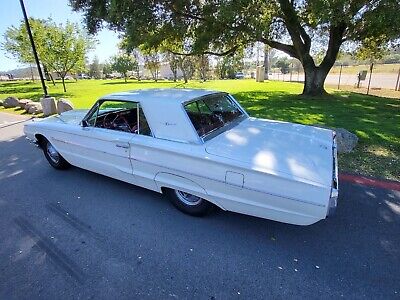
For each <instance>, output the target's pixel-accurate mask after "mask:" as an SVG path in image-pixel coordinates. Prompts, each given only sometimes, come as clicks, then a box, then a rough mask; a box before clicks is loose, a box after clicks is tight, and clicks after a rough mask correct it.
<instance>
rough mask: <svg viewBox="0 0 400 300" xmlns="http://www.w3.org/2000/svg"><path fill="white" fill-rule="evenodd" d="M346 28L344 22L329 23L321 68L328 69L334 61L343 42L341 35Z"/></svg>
mask: <svg viewBox="0 0 400 300" xmlns="http://www.w3.org/2000/svg"><path fill="white" fill-rule="evenodd" d="M345 30H346V24H345V23H344V22H341V23H339V24H337V25H331V27H330V30H329V42H328V49H327V50H326V54H325V57H324V59H323V60H322V62H321V64H320V67H321V68H322V69H330V68H331V67H332V66H333V64H334V63H335V60H336V56H337V54H338V52H339V49H340V46H341V45H342V43H343V35H344V32H345Z"/></svg>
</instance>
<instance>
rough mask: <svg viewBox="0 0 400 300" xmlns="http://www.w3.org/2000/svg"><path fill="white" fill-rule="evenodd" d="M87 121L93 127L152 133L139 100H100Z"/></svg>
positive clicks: (145, 133) (143, 133)
mask: <svg viewBox="0 0 400 300" xmlns="http://www.w3.org/2000/svg"><path fill="white" fill-rule="evenodd" d="M86 121H87V124H88V125H89V126H91V127H98V128H104V129H110V130H117V131H124V132H130V133H135V134H141V135H147V136H151V135H152V134H151V130H150V127H149V124H148V123H147V120H146V117H145V115H144V113H143V110H142V108H141V107H140V105H139V103H137V102H131V101H117V100H105V101H100V102H98V103H97V104H96V106H94V107H93V108H92V113H91V115H90V116H89V117H88V118H87V120H86Z"/></svg>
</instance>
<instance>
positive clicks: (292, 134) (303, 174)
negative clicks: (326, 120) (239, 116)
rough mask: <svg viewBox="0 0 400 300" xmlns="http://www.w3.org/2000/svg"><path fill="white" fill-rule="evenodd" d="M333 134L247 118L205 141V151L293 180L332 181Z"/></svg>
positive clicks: (327, 131)
mask: <svg viewBox="0 0 400 300" xmlns="http://www.w3.org/2000/svg"><path fill="white" fill-rule="evenodd" d="M332 146H333V134H332V131H331V130H329V129H323V128H318V127H312V126H305V125H300V124H292V123H287V122H279V121H271V120H263V119H256V118H248V119H246V120H244V121H243V122H241V123H239V124H238V125H237V126H236V127H234V128H232V129H230V130H227V131H225V132H224V133H222V134H220V135H218V136H216V137H214V138H213V139H211V140H209V141H207V142H206V151H207V152H208V153H209V154H212V155H217V156H220V157H224V158H227V159H231V160H236V161H240V162H242V163H246V164H247V165H248V166H249V167H250V168H251V169H253V170H256V171H261V172H265V173H269V174H273V175H278V176H282V177H286V178H288V179H292V180H302V181H311V182H313V183H319V184H322V185H325V186H330V185H331V183H332V172H333V163H332V160H333V152H332Z"/></svg>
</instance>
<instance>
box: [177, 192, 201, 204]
mask: <svg viewBox="0 0 400 300" xmlns="http://www.w3.org/2000/svg"><path fill="white" fill-rule="evenodd" d="M175 194H176V196H177V197H178V198H179V200H180V201H182V202H183V203H185V204H187V205H197V204H199V203H200V202H201V200H202V199H201V198H200V197H197V196H195V195H192V194H189V193H185V192H181V191H176V190H175Z"/></svg>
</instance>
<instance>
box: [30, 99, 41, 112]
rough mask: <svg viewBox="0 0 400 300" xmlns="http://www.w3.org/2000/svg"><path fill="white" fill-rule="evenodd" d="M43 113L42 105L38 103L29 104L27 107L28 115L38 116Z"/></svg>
mask: <svg viewBox="0 0 400 300" xmlns="http://www.w3.org/2000/svg"><path fill="white" fill-rule="evenodd" d="M41 112H43V109H42V105H41V104H40V103H35V102H33V103H31V104H30V105H29V109H28V113H30V114H39V113H41Z"/></svg>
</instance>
